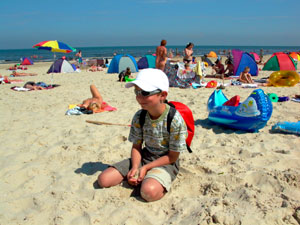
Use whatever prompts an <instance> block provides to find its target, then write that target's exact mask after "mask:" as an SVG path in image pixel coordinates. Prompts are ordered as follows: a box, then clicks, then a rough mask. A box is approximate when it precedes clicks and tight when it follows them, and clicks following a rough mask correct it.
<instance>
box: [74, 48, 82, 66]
mask: <svg viewBox="0 0 300 225" xmlns="http://www.w3.org/2000/svg"><path fill="white" fill-rule="evenodd" d="M75 56H77V57H78V64H79V66H81V65H82V53H81V50H79V51H78V52H77V53H76V55H75Z"/></svg>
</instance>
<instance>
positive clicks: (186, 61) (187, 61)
mask: <svg viewBox="0 0 300 225" xmlns="http://www.w3.org/2000/svg"><path fill="white" fill-rule="evenodd" d="M191 61H192V60H190V59H183V62H184V63H190V62H191Z"/></svg>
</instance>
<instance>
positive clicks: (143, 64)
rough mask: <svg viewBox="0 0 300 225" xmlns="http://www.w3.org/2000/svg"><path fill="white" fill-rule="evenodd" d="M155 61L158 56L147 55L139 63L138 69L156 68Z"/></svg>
mask: <svg viewBox="0 0 300 225" xmlns="http://www.w3.org/2000/svg"><path fill="white" fill-rule="evenodd" d="M155 60H156V56H154V55H145V56H144V57H142V58H140V60H139V61H138V62H137V65H138V68H139V69H145V68H155Z"/></svg>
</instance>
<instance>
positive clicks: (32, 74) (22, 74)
mask: <svg viewBox="0 0 300 225" xmlns="http://www.w3.org/2000/svg"><path fill="white" fill-rule="evenodd" d="M36 75H37V73H19V72H16V71H13V72H12V74H11V75H10V76H13V77H22V76H36Z"/></svg>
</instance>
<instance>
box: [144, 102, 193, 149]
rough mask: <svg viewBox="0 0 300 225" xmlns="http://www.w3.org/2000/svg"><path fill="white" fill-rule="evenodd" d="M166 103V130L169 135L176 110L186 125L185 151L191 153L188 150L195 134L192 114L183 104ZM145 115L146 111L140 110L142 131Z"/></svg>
mask: <svg viewBox="0 0 300 225" xmlns="http://www.w3.org/2000/svg"><path fill="white" fill-rule="evenodd" d="M166 103H167V104H168V105H169V106H171V107H170V111H169V113H168V116H167V130H168V132H169V133H170V128H171V123H172V120H173V118H174V116H175V113H176V110H177V111H178V112H179V113H180V115H181V116H182V118H183V120H184V122H185V124H186V127H187V131H188V136H187V138H186V139H185V142H186V148H187V150H188V151H189V152H190V153H191V152H192V149H191V148H190V146H191V143H192V140H193V137H194V133H195V121H194V117H193V113H192V111H191V110H190V108H189V107H187V106H186V105H185V104H183V103H181V102H174V101H170V102H166ZM146 114H147V110H142V112H141V115H140V126H141V128H142V129H143V126H144V124H145V118H146Z"/></svg>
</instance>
